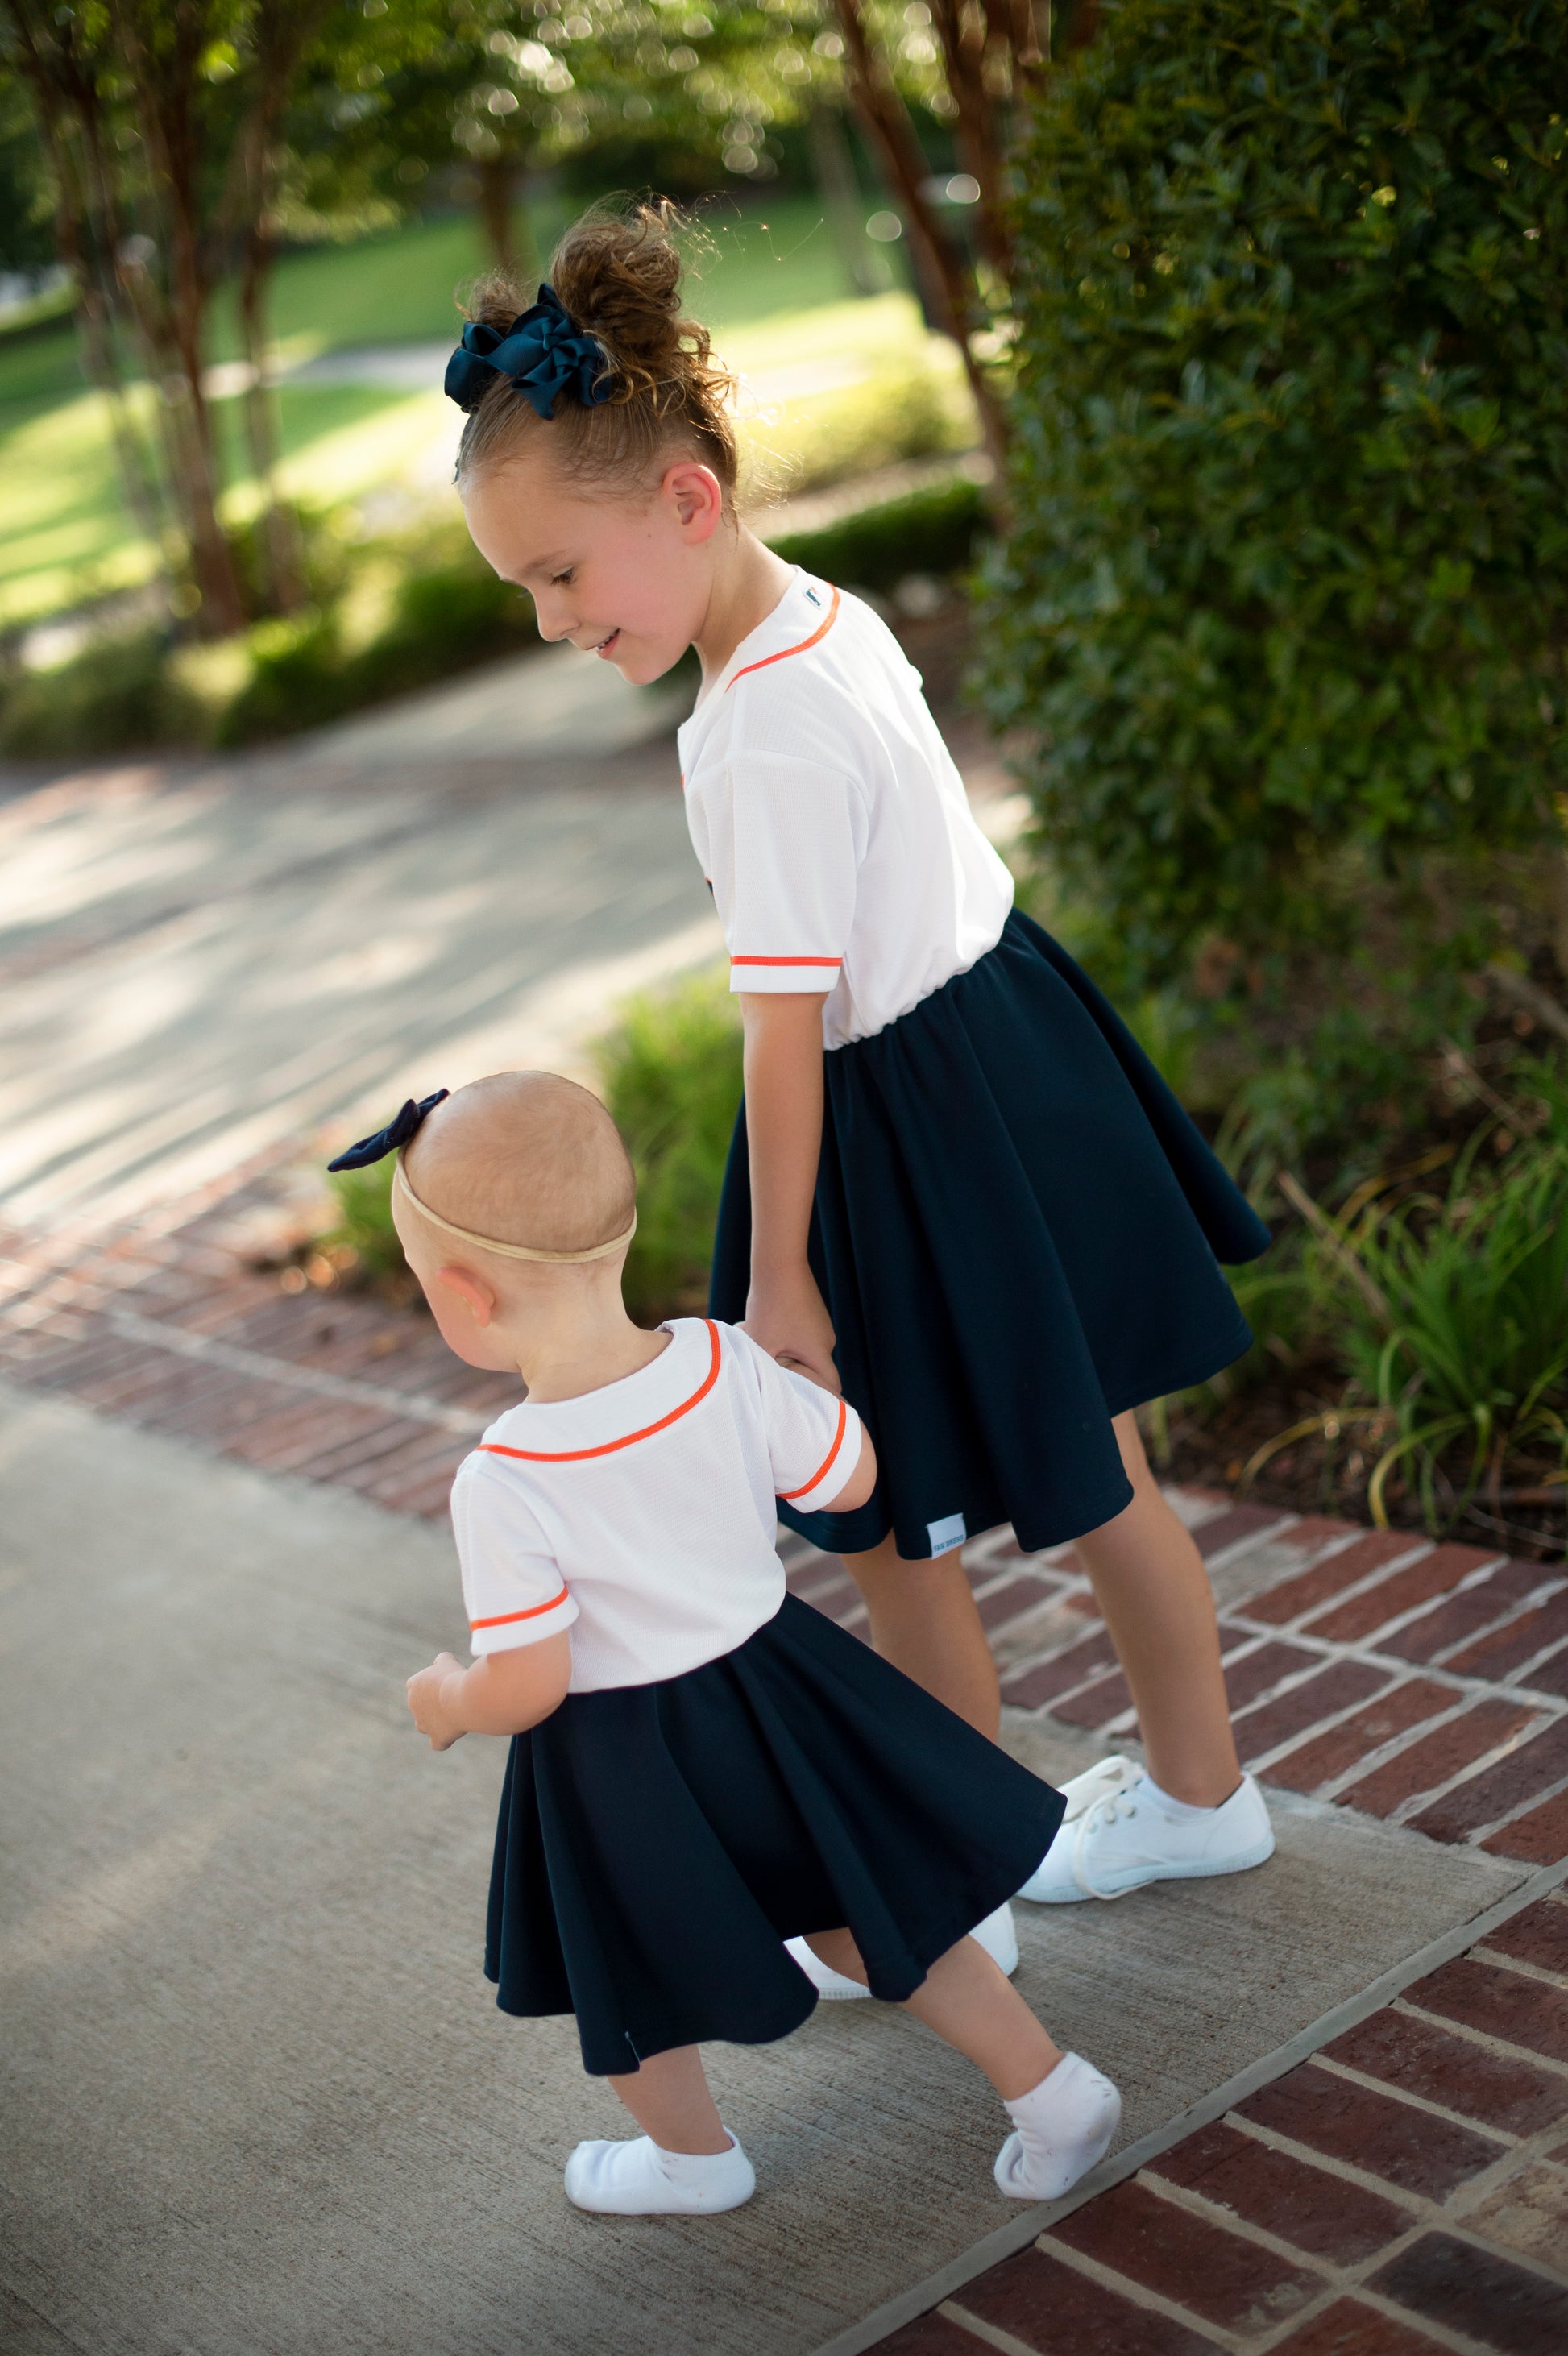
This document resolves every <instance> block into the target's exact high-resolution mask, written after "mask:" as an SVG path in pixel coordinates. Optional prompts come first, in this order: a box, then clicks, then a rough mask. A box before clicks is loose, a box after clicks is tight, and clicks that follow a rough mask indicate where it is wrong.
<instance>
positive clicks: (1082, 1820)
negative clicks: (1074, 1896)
mask: <svg viewBox="0 0 1568 2356" xmlns="http://www.w3.org/2000/svg"><path fill="white" fill-rule="evenodd" d="M1137 1813H1138V1803H1137V1801H1136V1799H1135V1798H1134V1797H1133V1792H1132V1790H1130V1789H1129V1788H1128V1786H1127V1785H1126V1784H1125V1783H1120V1784H1119V1785H1118V1787H1117V1789H1116V1790H1115V1791H1113V1792H1106V1793H1104V1794H1101V1797H1100V1798H1099V1799H1098V1800H1096V1801H1095V1802H1094V1803H1093V1804H1092V1806H1090V1808H1089V1809H1088V1810H1087V1811H1086V1813H1085V1814H1084V1815H1081V1816H1080V1817H1079V1820H1078V1833H1077V1837H1076V1838H1075V1839H1074V1841H1073V1845H1072V1878H1073V1879H1074V1880H1075V1881H1076V1882H1077V1884H1078V1886H1079V1889H1080V1890H1082V1892H1083V1894H1084V1896H1085V1897H1086V1898H1106V1899H1110V1898H1119V1897H1120V1896H1121V1895H1122V1892H1121V1891H1120V1890H1097V1889H1096V1888H1095V1886H1094V1884H1093V1882H1092V1881H1090V1878H1089V1876H1088V1874H1087V1873H1086V1872H1085V1870H1084V1855H1083V1852H1084V1847H1085V1844H1086V1843H1087V1842H1088V1841H1090V1839H1092V1837H1093V1836H1094V1835H1095V1834H1096V1833H1097V1832H1099V1831H1101V1829H1102V1827H1103V1826H1107V1825H1113V1824H1114V1823H1115V1822H1116V1819H1117V1817H1118V1816H1135V1815H1137Z"/></svg>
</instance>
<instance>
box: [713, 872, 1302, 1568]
mask: <svg viewBox="0 0 1568 2356" xmlns="http://www.w3.org/2000/svg"><path fill="white" fill-rule="evenodd" d="M825 1069H826V1083H827V1085H826V1092H825V1095H826V1100H825V1107H824V1114H823V1124H822V1161H821V1164H820V1167H819V1170H818V1175H817V1194H816V1205H815V1209H814V1213H813V1216H812V1222H811V1265H812V1267H813V1269H815V1271H816V1276H817V1281H818V1282H819V1284H820V1285H821V1286H822V1295H823V1298H824V1300H825V1301H826V1302H827V1305H828V1310H829V1313H830V1314H831V1316H832V1321H833V1327H834V1331H835V1333H836V1334H837V1352H836V1355H837V1361H838V1368H839V1374H840V1377H841V1379H842V1381H843V1389H844V1395H845V1397H846V1398H848V1399H849V1400H850V1402H851V1404H852V1405H853V1406H854V1407H855V1408H858V1409H859V1410H860V1413H861V1414H862V1415H863V1416H864V1417H865V1419H866V1422H867V1424H868V1425H869V1427H870V1430H871V1433H872V1437H873V1439H874V1440H875V1443H876V1454H877V1462H878V1465H879V1468H880V1478H879V1481H878V1483H877V1489H876V1493H875V1495H874V1496H873V1497H872V1499H871V1500H870V1502H869V1503H868V1504H866V1505H863V1506H862V1507H861V1508H860V1509H859V1510H858V1511H857V1512H855V1513H854V1514H820V1513H819V1514H798V1513H796V1512H795V1511H794V1510H793V1508H792V1507H790V1506H788V1505H785V1506H782V1507H781V1508H780V1514H781V1517H782V1518H783V1520H784V1521H785V1522H787V1523H788V1524H789V1526H790V1528H792V1529H795V1530H799V1531H800V1533H801V1535H802V1536H803V1537H808V1538H811V1540H812V1541H813V1542H814V1543H815V1544H816V1545H818V1546H820V1547H824V1548H826V1549H827V1550H828V1551H830V1552H835V1553H840V1552H845V1551H850V1552H857V1551H859V1550H861V1549H863V1548H865V1547H873V1546H875V1545H877V1544H878V1543H879V1541H880V1540H881V1539H882V1538H884V1537H886V1535H887V1532H888V1531H889V1530H890V1529H891V1530H892V1531H893V1532H894V1533H895V1536H896V1537H897V1546H898V1551H899V1553H900V1554H901V1555H904V1556H906V1557H908V1558H911V1559H915V1560H918V1559H920V1558H924V1557H927V1556H929V1555H932V1554H937V1553H940V1552H942V1551H944V1550H945V1548H946V1547H948V1546H950V1545H951V1544H952V1543H953V1542H954V1541H955V1539H957V1538H960V1537H964V1536H966V1535H967V1536H969V1537H974V1536H975V1535H977V1534H978V1532H980V1531H981V1530H984V1529H990V1528H992V1527H993V1526H995V1525H996V1524H997V1523H999V1522H1011V1523H1012V1524H1013V1526H1014V1527H1015V1530H1016V1532H1017V1535H1018V1539H1019V1543H1020V1544H1021V1545H1022V1546H1024V1547H1028V1548H1034V1547H1046V1546H1054V1545H1057V1544H1058V1543H1059V1542H1060V1541H1061V1540H1063V1539H1067V1538H1074V1537H1080V1536H1081V1535H1082V1534H1083V1532H1084V1531H1086V1530H1092V1529H1097V1528H1098V1527H1099V1526H1100V1525H1101V1523H1102V1522H1107V1521H1110V1520H1111V1519H1112V1516H1113V1515H1116V1514H1119V1513H1120V1512H1121V1511H1122V1507H1123V1506H1124V1505H1127V1504H1129V1503H1130V1501H1131V1498H1132V1494H1133V1493H1132V1489H1131V1486H1130V1484H1129V1483H1128V1481H1127V1477H1126V1474H1125V1473H1124V1472H1123V1471H1122V1460H1121V1455H1120V1451H1118V1449H1117V1445H1116V1436H1115V1433H1114V1432H1113V1431H1112V1428H1111V1419H1112V1416H1114V1415H1119V1414H1120V1413H1122V1410H1123V1409H1124V1408H1133V1407H1140V1406H1142V1405H1143V1404H1144V1401H1145V1400H1147V1399H1153V1398H1162V1397H1164V1395H1165V1393H1166V1392H1168V1391H1176V1390H1182V1389H1185V1388H1186V1387H1187V1385H1188V1384H1190V1383H1197V1382H1202V1381H1204V1380H1205V1379H1206V1378H1207V1377H1208V1376H1210V1375H1213V1374H1217V1373H1218V1372H1219V1368H1220V1367H1221V1366H1226V1365H1230V1362H1231V1360H1232V1359H1234V1358H1237V1357H1239V1356H1240V1354H1241V1352H1242V1351H1243V1350H1244V1349H1246V1347H1247V1345H1248V1344H1249V1342H1250V1341H1251V1333H1250V1331H1249V1329H1248V1326H1247V1323H1246V1320H1245V1319H1244V1318H1243V1316H1242V1315H1241V1312H1240V1309H1239V1308H1238V1307H1237V1305H1236V1301H1235V1299H1234V1297H1233V1295H1232V1293H1231V1291H1230V1286H1229V1285H1228V1284H1227V1283H1226V1281H1225V1279H1224V1277H1223V1275H1222V1274H1221V1272H1220V1267H1219V1263H1220V1261H1221V1260H1230V1261H1237V1260H1248V1259H1254V1258H1256V1257H1257V1256H1258V1254H1259V1253H1260V1252H1262V1251H1263V1250H1264V1249H1265V1248H1267V1245H1268V1242H1269V1232H1268V1229H1267V1228H1266V1227H1265V1226H1264V1225H1263V1223H1262V1220H1261V1219H1260V1218H1259V1217H1258V1216H1257V1215H1256V1213H1255V1212H1254V1211H1253V1210H1252V1209H1251V1206H1250V1205H1249V1204H1248V1202H1247V1200H1246V1198H1245V1196H1244V1195H1243V1194H1241V1193H1240V1190H1239V1188H1238V1187H1237V1186H1236V1185H1235V1184H1234V1183H1233V1182H1232V1180H1231V1179H1230V1176H1229V1174H1228V1173H1227V1172H1226V1171H1225V1169H1224V1167H1223V1166H1222V1164H1221V1163H1220V1162H1219V1160H1218V1159H1217V1158H1216V1156H1215V1155H1214V1154H1213V1153H1212V1152H1211V1151H1210V1150H1209V1148H1208V1145H1207V1144H1206V1143H1205V1142H1204V1141H1203V1139H1202V1137H1201V1136H1200V1135H1199V1134H1198V1132H1197V1129H1196V1128H1195V1127H1194V1126H1193V1123H1192V1121H1191V1120H1190V1119H1188V1117H1187V1113H1186V1112H1185V1111H1184V1110H1183V1109H1182V1107H1181V1106H1180V1105H1179V1104H1178V1103H1177V1101H1176V1098H1175V1097H1174V1096H1173V1095H1172V1093H1171V1091H1170V1089H1169V1088H1168V1087H1166V1086H1165V1082H1164V1080H1162V1079H1161V1077H1160V1076H1159V1074H1158V1072H1156V1071H1155V1067H1154V1066H1153V1064H1151V1063H1150V1061H1149V1059H1148V1057H1147V1056H1146V1055H1144V1051H1143V1049H1142V1048H1141V1047H1140V1046H1139V1045H1138V1044H1137V1042H1136V1040H1134V1038H1133V1035H1132V1033H1131V1032H1129V1030H1128V1029H1127V1027H1126V1025H1125V1023H1122V1020H1121V1019H1120V1017H1119V1016H1118V1015H1117V1014H1116V1012H1114V1010H1113V1009H1112V1006H1111V1005H1110V1003H1109V1002H1108V1001H1107V1000H1106V999H1105V998H1104V997H1102V996H1101V992H1100V991H1098V990H1097V989H1096V988H1095V986H1094V984H1093V983H1092V982H1091V981H1090V980H1089V977H1088V976H1087V975H1086V974H1085V973H1083V972H1082V971H1081V970H1080V969H1079V967H1078V966H1077V965H1075V964H1074V962H1073V960H1072V958H1069V956H1068V954H1067V952H1066V950H1065V949H1063V948H1060V947H1058V944H1057V943H1056V942H1055V941H1053V940H1052V939H1051V937H1050V936H1049V935H1048V934H1047V933H1044V932H1042V931H1041V930H1040V927H1039V926H1037V925H1036V924H1033V923H1031V921H1030V920H1029V918H1028V917H1026V916H1020V915H1019V914H1017V913H1016V912H1015V913H1014V914H1013V915H1012V916H1009V917H1008V919H1007V924H1006V926H1005V928H1004V932H1003V935H1002V937H1001V939H1000V940H999V941H998V943H997V945H996V947H995V948H993V949H992V950H990V951H989V952H988V953H987V954H986V956H984V957H983V958H981V959H980V960H979V962H978V963H977V964H975V965H973V966H972V967H971V968H970V969H969V971H968V972H967V973H961V974H957V975H955V976H954V978H953V980H951V981H950V982H947V983H946V984H944V986H943V987H942V988H941V989H940V990H938V991H933V992H932V993H931V995H930V997H929V998H927V999H924V1000H922V1001H921V1003H920V1004H919V1005H918V1006H917V1007H916V1008H915V1009H914V1010H913V1012H910V1013H908V1014H906V1015H903V1016H901V1017H900V1018H899V1020H898V1021H897V1023H889V1024H888V1026H887V1028H886V1030H883V1031H879V1032H877V1033H875V1036H873V1037H872V1038H869V1039H860V1040H856V1041H854V1042H853V1043H852V1044H850V1045H848V1046H845V1047H838V1048H835V1049H834V1050H833V1051H832V1053H831V1054H830V1055H828V1056H827V1057H826V1059H825ZM750 1262H751V1194H750V1173H749V1169H748V1164H747V1158H746V1113H745V1108H744V1107H743V1108H742V1109H741V1116H740V1119H739V1121H738V1122H737V1124H736V1134H735V1142H734V1145H733V1147H732V1149H731V1152H730V1159H729V1167H728V1169H727V1171H726V1173H725V1187H724V1195H723V1200H722V1204H721V1206H720V1211H719V1222H718V1234H717V1237H716V1240H715V1244H714V1273H713V1288H712V1295H711V1301H712V1312H713V1314H714V1316H715V1317H723V1318H725V1319H728V1320H730V1321H732V1322H736V1321H738V1320H739V1319H740V1318H742V1317H743V1316H744V1315H745V1313H746V1289H747V1285H748V1282H749V1279H750Z"/></svg>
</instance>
